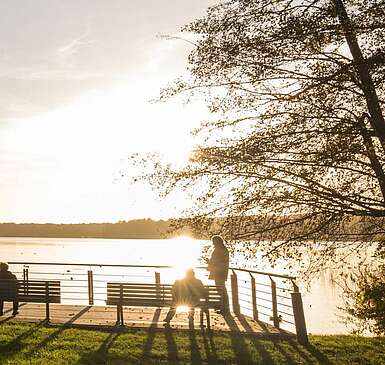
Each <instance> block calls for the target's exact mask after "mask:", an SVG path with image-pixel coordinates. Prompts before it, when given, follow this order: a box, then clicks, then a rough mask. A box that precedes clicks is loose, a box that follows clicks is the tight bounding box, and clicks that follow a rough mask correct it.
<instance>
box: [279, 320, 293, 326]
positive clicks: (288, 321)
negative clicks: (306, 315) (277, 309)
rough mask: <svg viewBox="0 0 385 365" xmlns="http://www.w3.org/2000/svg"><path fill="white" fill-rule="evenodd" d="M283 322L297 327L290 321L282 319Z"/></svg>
mask: <svg viewBox="0 0 385 365" xmlns="http://www.w3.org/2000/svg"><path fill="white" fill-rule="evenodd" d="M281 321H282V322H285V323H289V324H292V325H295V323H293V322H290V321H286V320H285V319H281Z"/></svg>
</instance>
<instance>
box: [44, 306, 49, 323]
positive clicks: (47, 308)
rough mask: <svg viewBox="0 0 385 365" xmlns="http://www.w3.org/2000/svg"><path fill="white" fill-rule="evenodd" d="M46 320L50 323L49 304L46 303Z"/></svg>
mask: <svg viewBox="0 0 385 365" xmlns="http://www.w3.org/2000/svg"><path fill="white" fill-rule="evenodd" d="M45 320H46V321H47V322H49V303H48V302H47V303H45Z"/></svg>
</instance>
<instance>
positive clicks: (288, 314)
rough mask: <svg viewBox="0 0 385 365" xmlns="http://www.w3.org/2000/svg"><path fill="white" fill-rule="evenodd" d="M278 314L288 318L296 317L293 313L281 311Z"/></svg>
mask: <svg viewBox="0 0 385 365" xmlns="http://www.w3.org/2000/svg"><path fill="white" fill-rule="evenodd" d="M278 313H282V314H285V315H287V316H290V317H294V314H293V313H287V312H284V311H280V310H278Z"/></svg>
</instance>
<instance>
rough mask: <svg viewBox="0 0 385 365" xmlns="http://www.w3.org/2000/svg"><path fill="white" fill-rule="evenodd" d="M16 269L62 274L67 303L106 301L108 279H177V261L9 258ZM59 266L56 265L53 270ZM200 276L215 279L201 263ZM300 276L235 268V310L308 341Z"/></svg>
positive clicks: (26, 274)
mask: <svg viewBox="0 0 385 365" xmlns="http://www.w3.org/2000/svg"><path fill="white" fill-rule="evenodd" d="M8 264H9V265H10V266H11V269H12V271H13V272H14V273H15V274H17V275H18V276H19V278H20V279H23V280H25V281H28V280H32V279H47V280H53V279H55V280H60V281H61V286H62V303H68V304H70V303H71V304H88V305H105V303H106V293H107V289H106V288H107V282H109V281H114V280H115V281H127V282H145V283H158V284H160V283H168V284H172V283H173V282H174V280H175V279H176V276H175V272H174V269H175V268H174V267H172V266H165V265H113V264H90V263H58V262H55V263H50V262H43V263H37V262H9V263H8ZM53 268H54V270H53ZM195 270H196V272H197V277H199V278H201V279H202V280H203V281H204V282H206V283H209V280H208V273H207V271H206V267H196V268H195ZM295 280H296V278H295V277H293V276H289V275H281V274H276V273H269V272H263V271H255V270H249V269H245V268H236V267H231V268H230V280H228V282H227V290H228V292H229V296H230V298H231V307H232V311H233V312H234V313H235V314H236V315H237V314H246V315H249V316H250V317H252V318H253V319H254V320H256V321H261V322H265V323H270V324H272V325H273V326H274V327H276V328H282V329H285V330H288V331H290V332H295V333H296V335H297V338H298V341H299V342H300V343H307V342H308V338H307V330H306V322H305V316H304V311H303V304H302V297H301V293H300V292H299V289H298V286H297V285H296V282H295Z"/></svg>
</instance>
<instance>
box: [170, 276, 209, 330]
mask: <svg viewBox="0 0 385 365" xmlns="http://www.w3.org/2000/svg"><path fill="white" fill-rule="evenodd" d="M171 294H172V304H171V307H170V309H169V311H168V313H167V315H166V318H165V319H164V321H163V322H164V323H165V325H168V324H169V323H170V321H171V320H172V319H173V317H174V315H175V313H176V307H177V306H178V305H186V306H188V307H189V313H188V319H189V322H190V323H192V322H193V321H194V309H195V308H194V307H195V306H196V305H197V304H199V302H200V300H201V298H204V297H205V295H206V289H205V287H204V286H203V283H202V281H200V280H199V279H197V278H196V277H195V273H194V270H193V269H189V270H187V271H186V275H185V277H184V278H183V279H182V280H176V281H175V283H174V284H173V286H172V289H171Z"/></svg>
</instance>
